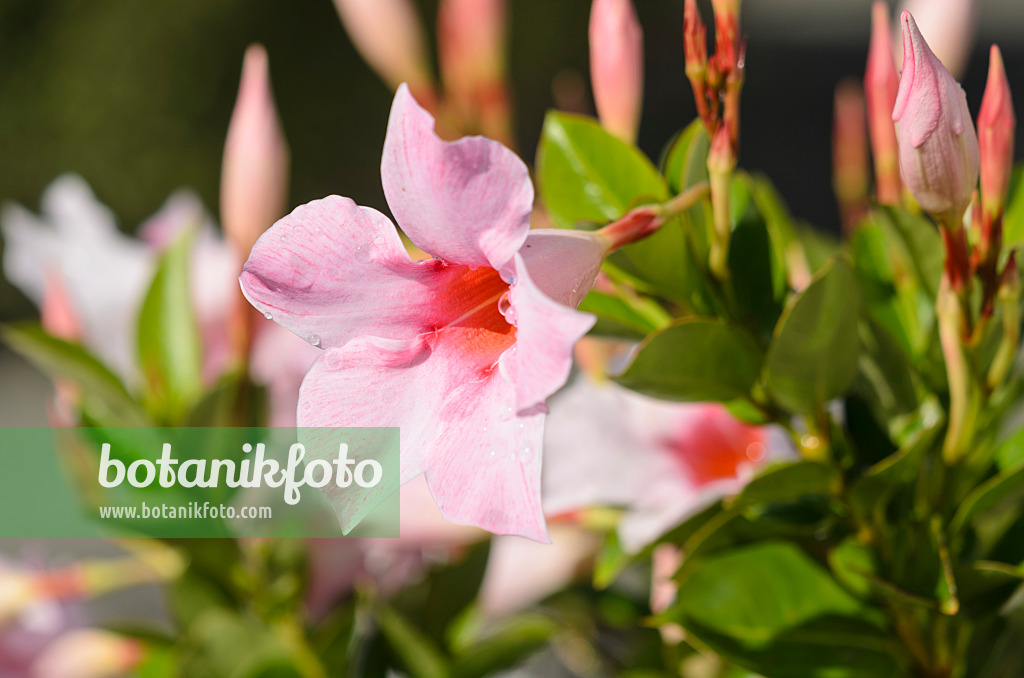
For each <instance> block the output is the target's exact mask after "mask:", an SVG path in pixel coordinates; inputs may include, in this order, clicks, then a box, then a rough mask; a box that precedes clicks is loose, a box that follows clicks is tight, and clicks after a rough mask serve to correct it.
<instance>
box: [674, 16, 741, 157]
mask: <svg viewBox="0 0 1024 678" xmlns="http://www.w3.org/2000/svg"><path fill="white" fill-rule="evenodd" d="M711 4H712V10H713V11H714V15H715V53H714V54H711V55H710V56H709V55H708V48H707V27H706V26H705V25H704V21H703V20H702V19H701V16H700V11H699V10H698V9H697V0H686V4H685V6H684V15H683V49H684V53H685V56H686V77H687V79H688V80H689V81H690V86H691V87H692V88H693V96H694V100H695V101H696V103H697V114H698V115H699V116H700V118H701V120H703V121H704V125H705V126H706V127H707V130H708V134H709V135H711V136H712V138H714V137H715V136H717V135H718V133H719V131H720V130H721V129H722V128H725V129H726V130H727V132H726V134H727V135H728V140H729V148H730V149H731V152H732V156H733V158H735V157H736V155H737V153H738V150H739V129H740V127H739V125H740V115H739V114H740V90H741V89H742V88H743V69H744V60H745V52H746V44H745V43H744V41H743V40H742V39H741V37H740V32H739V9H740V8H739V4H740V3H739V0H714V1H713V2H712V3H711Z"/></svg>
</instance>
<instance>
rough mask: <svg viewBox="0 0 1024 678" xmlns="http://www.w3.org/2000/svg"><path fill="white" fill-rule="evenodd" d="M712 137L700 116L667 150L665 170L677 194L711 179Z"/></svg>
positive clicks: (664, 158)
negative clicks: (710, 152) (710, 156)
mask: <svg viewBox="0 0 1024 678" xmlns="http://www.w3.org/2000/svg"><path fill="white" fill-rule="evenodd" d="M710 149H711V138H710V137H709V136H708V132H707V129H706V128H705V127H704V122H703V121H702V120H700V119H699V118H698V119H696V120H694V121H693V122H691V123H690V124H689V125H687V126H686V128H685V129H684V130H683V131H682V132H680V133H679V134H677V135H676V137H675V138H674V139H673V140H672V142H671V143H670V144H669V146H668V148H667V149H665V153H664V155H663V157H662V160H661V171H662V174H663V175H664V176H665V181H666V182H668V189H669V191H671V192H672V193H673V194H679V193H682V192H683V191H684V190H685V189H687V188H689V187H690V186H693V185H694V184H699V183H700V182H702V181H707V180H708V151H709V150H710Z"/></svg>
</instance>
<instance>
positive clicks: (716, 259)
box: [708, 125, 736, 280]
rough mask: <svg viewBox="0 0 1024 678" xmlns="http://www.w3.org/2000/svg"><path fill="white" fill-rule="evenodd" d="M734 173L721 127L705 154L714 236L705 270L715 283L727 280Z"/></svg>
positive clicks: (729, 146)
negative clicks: (730, 200) (730, 208)
mask: <svg viewBox="0 0 1024 678" xmlns="http://www.w3.org/2000/svg"><path fill="white" fill-rule="evenodd" d="M734 169H736V154H735V152H734V151H733V147H732V141H731V140H730V138H729V129H728V128H727V127H726V126H725V125H722V126H720V127H719V128H718V131H717V132H715V136H714V137H712V139H711V148H710V150H709V151H708V180H709V183H710V184H711V209H712V213H713V215H714V232H713V234H712V239H711V251H710V255H709V262H708V264H709V267H710V269H711V272H712V273H714V275H715V276H716V277H717V278H718V279H719V280H725V279H727V278H728V277H729V241H730V240H731V238H732V226H731V222H730V221H729V179H730V177H731V176H732V172H733V170H734Z"/></svg>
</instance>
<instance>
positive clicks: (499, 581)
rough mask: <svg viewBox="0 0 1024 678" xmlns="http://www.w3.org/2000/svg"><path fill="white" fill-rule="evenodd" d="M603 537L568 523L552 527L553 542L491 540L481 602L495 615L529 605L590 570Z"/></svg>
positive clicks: (481, 591) (489, 614)
mask: <svg viewBox="0 0 1024 678" xmlns="http://www.w3.org/2000/svg"><path fill="white" fill-rule="evenodd" d="M599 543H600V538H599V537H598V536H597V535H595V534H591V533H588V532H585V531H583V530H580V529H576V528H573V527H570V526H566V525H560V526H554V525H553V526H552V527H551V543H550V544H538V543H536V542H531V541H526V540H525V539H516V538H515V537H497V538H495V539H494V540H493V541H492V542H491V553H490V557H489V558H488V560H487V570H486V571H485V573H484V581H483V583H482V584H481V586H480V605H481V607H482V608H483V610H484V612H486V613H487V615H488V616H491V617H500V616H503V615H508V614H511V613H513V612H516V611H518V610H521V609H523V608H526V607H529V606H530V605H532V604H533V603H536V602H538V601H540V600H543V599H544V598H546V597H548V596H549V595H551V594H552V593H554V592H556V591H559V590H561V589H562V588H564V587H565V586H566V585H567V584H569V583H570V582H572V581H573V580H574V579H576V578H577V577H579V576H581V574H582V573H583V572H585V571H586V566H587V565H588V564H589V561H590V559H591V558H592V557H593V555H594V553H596V551H597V548H598V546H599Z"/></svg>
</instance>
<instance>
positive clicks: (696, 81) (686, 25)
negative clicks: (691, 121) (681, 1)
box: [683, 0, 711, 125]
mask: <svg viewBox="0 0 1024 678" xmlns="http://www.w3.org/2000/svg"><path fill="white" fill-rule="evenodd" d="M683 53H684V54H685V56H686V78H687V80H689V81H690V86H691V87H692V88H693V99H694V101H695V102H696V103H697V115H698V116H700V119H701V120H703V121H704V124H705V125H710V124H711V118H710V115H709V113H708V100H707V91H706V88H707V72H708V29H707V26H705V25H704V21H703V20H702V19H701V16H700V10H699V9H697V0H686V4H685V5H684V6H683Z"/></svg>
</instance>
